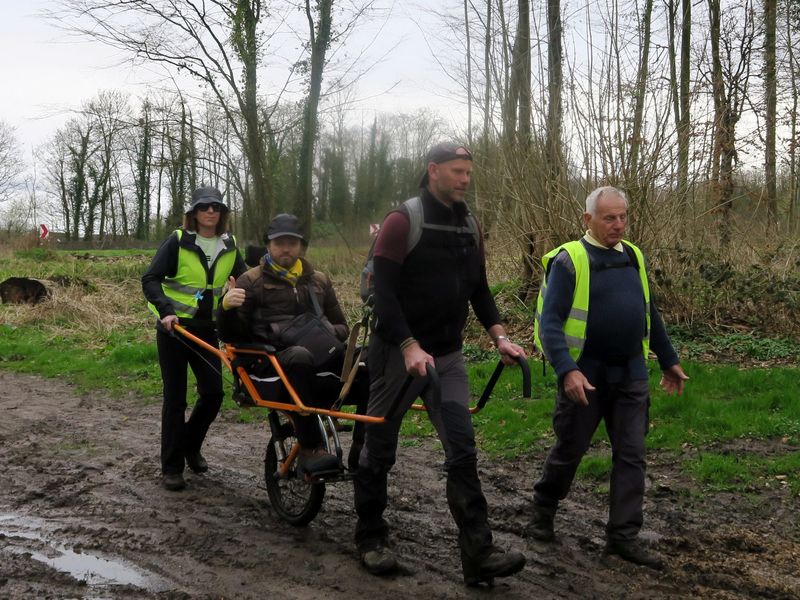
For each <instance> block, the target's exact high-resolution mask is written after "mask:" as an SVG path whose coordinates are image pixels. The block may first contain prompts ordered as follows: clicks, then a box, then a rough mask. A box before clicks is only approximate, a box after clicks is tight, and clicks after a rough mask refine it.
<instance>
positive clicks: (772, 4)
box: [764, 0, 778, 227]
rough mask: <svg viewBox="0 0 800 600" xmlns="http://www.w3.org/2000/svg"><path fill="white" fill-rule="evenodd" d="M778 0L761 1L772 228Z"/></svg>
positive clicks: (775, 213)
mask: <svg viewBox="0 0 800 600" xmlns="http://www.w3.org/2000/svg"><path fill="white" fill-rule="evenodd" d="M777 16H778V6H777V0H764V88H765V90H766V115H765V118H766V126H767V132H766V135H767V139H766V144H765V146H766V147H765V148H764V179H765V183H766V188H767V224H768V226H770V227H773V226H775V224H776V222H777V219H778V195H777V189H776V184H777V170H776V163H775V137H776V126H777V120H778V119H777V82H776V80H777V78H776V65H775V34H776V28H777Z"/></svg>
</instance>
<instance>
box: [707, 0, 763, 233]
mask: <svg viewBox="0 0 800 600" xmlns="http://www.w3.org/2000/svg"><path fill="white" fill-rule="evenodd" d="M708 8H709V20H710V31H709V38H710V43H711V60H712V71H711V85H712V91H713V96H714V148H713V155H712V186H713V187H712V190H713V194H712V202H713V206H714V207H715V208H716V209H717V210H718V211H719V215H720V219H719V241H720V244H721V245H722V246H726V245H727V244H728V243H729V242H730V239H731V228H732V223H731V216H732V208H733V187H734V181H733V172H734V168H735V163H736V161H737V158H738V157H737V150H736V124H737V123H738V122H739V119H740V118H741V116H742V112H743V110H744V107H745V105H746V102H747V100H748V87H749V84H750V73H751V66H752V62H751V57H752V54H753V48H754V43H755V39H756V33H757V32H756V22H755V14H754V10H753V6H752V1H751V0H745V3H744V7H743V8H742V11H741V13H737V12H732V13H729V14H726V19H725V21H724V23H723V21H722V13H721V12H720V0H708Z"/></svg>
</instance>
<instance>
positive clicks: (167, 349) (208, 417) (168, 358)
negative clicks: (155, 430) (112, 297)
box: [156, 330, 223, 474]
mask: <svg viewBox="0 0 800 600" xmlns="http://www.w3.org/2000/svg"><path fill="white" fill-rule="evenodd" d="M192 333H193V334H195V335H196V336H198V337H200V338H201V339H203V340H205V341H206V342H208V343H209V344H211V345H212V346H215V347H216V346H217V344H218V342H217V334H216V332H215V331H214V330H205V331H192ZM176 335H178V334H176ZM156 345H157V347H158V364H159V366H160V367H161V378H162V380H163V381H164V404H163V406H162V409H161V471H162V472H163V473H164V474H175V473H183V468H184V464H185V463H184V456H185V455H186V454H188V453H193V452H198V451H199V450H200V447H201V446H202V445H203V440H204V439H205V437H206V433H208V428H209V427H210V426H211V423H213V421H214V419H215V418H216V417H217V413H219V407H220V406H221V405H222V397H223V393H222V377H221V375H220V368H221V365H220V360H219V358H218V357H217V355H215V354H212V353H211V352H209V351H208V350H205V349H203V348H201V347H200V346H198V345H196V344H193V343H192V342H190V341H189V340H186V339H178V338H177V337H173V336H171V335H169V334H168V333H164V332H162V331H160V330H158V331H157V333H156ZM187 366H189V367H191V369H192V372H193V373H194V376H195V378H196V379H197V393H198V395H199V397H198V399H197V403H196V404H195V406H194V409H193V410H192V413H191V415H190V416H189V420H188V421H187V420H186V376H187V373H186V367H187Z"/></svg>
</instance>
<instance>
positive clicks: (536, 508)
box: [525, 500, 557, 542]
mask: <svg viewBox="0 0 800 600" xmlns="http://www.w3.org/2000/svg"><path fill="white" fill-rule="evenodd" d="M556 509H557V506H555V505H553V506H548V505H546V504H539V503H538V502H536V501H535V500H534V502H533V518H531V520H530V523H528V526H527V527H525V537H528V538H533V539H534V540H539V541H540V542H551V541H553V538H555V531H554V528H553V520H554V519H555V516H556Z"/></svg>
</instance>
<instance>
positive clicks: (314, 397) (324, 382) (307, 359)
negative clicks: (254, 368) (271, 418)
mask: <svg viewBox="0 0 800 600" xmlns="http://www.w3.org/2000/svg"><path fill="white" fill-rule="evenodd" d="M277 358H278V362H279V363H280V365H281V368H282V369H283V371H284V373H286V377H287V378H288V379H289V382H290V383H291V384H292V387H293V388H294V390H295V392H297V395H298V396H299V397H300V400H301V401H302V402H303V404H305V405H306V406H312V407H314V408H330V407H331V406H332V405H333V403H334V402H335V401H336V399H337V398H338V397H339V391H340V390H341V388H342V383H341V381H340V379H339V374H340V373H341V370H342V363H343V362H344V354H343V353H341V354H339V355H338V356H336V357H335V358H334V359H332V360H331V361H330V363H329V364H327V365H325V366H324V367H322V368H315V367H314V365H313V357H312V355H311V352H309V351H308V350H307V349H306V348H303V347H301V346H290V347H288V348H286V349H284V350H281V351H280V352H278V354H277ZM267 373H268V374H272V369H271V367H265V373H261V374H260V375H262V376H263V375H264V374H267ZM256 385H257V386H258V389H259V392H260V393H262V394H265V395H266V396H267V397H265V398H263V399H265V400H270V399H274V398H269V397H268V396H269V395H270V394H273V393H274V392H275V390H276V389H277V390H279V391H278V394H279V399H280V401H281V402H286V403H289V404H291V403H293V402H294V401H293V400H292V398H291V396H290V395H289V392H288V391H286V389H285V388H283V386H274V385H273V386H267V385H265V384H259V383H258V382H256ZM368 385H369V382H368V381H367V380H366V378H361V379H356V381H355V382H354V383H353V387H352V388H351V390H350V394H349V395H348V397H349V398H352V399H353V400H354V401H355V403H356V404H357V405H358V406H359V409H358V412H360V413H362V414H363V413H364V411H365V410H366V402H367V398H368V395H369V392H368V389H367V388H368ZM351 403H352V401H348V404H351ZM291 417H292V422H293V423H294V428H295V434H296V435H297V441H298V442H299V443H300V445H301V446H302V447H304V448H315V447H316V446H318V445H320V444H321V443H322V433H321V432H320V429H319V419H318V418H317V416H316V415H306V416H303V415H300V414H298V413H292V414H291ZM363 440H364V425H363V423H358V422H357V423H356V425H355V427H354V429H353V442H354V443H357V444H361V443H363Z"/></svg>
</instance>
